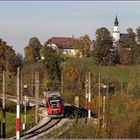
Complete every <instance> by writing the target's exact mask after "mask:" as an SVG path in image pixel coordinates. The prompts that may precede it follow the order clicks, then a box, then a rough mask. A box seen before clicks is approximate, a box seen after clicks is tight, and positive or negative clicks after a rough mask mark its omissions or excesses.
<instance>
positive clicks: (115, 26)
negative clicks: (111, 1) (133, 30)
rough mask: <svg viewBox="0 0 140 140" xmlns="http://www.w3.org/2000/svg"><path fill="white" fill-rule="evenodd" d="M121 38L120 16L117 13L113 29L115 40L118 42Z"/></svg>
mask: <svg viewBox="0 0 140 140" xmlns="http://www.w3.org/2000/svg"><path fill="white" fill-rule="evenodd" d="M119 39H120V31H119V22H118V17H117V15H116V18H115V22H114V30H113V42H114V43H116V42H118V41H119Z"/></svg>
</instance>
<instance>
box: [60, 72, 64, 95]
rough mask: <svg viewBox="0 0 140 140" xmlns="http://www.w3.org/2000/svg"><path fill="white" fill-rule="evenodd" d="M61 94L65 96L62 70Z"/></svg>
mask: <svg viewBox="0 0 140 140" xmlns="http://www.w3.org/2000/svg"><path fill="white" fill-rule="evenodd" d="M61 95H62V96H63V97H64V74H63V70H62V72H61Z"/></svg>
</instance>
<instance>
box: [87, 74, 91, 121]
mask: <svg viewBox="0 0 140 140" xmlns="http://www.w3.org/2000/svg"><path fill="white" fill-rule="evenodd" d="M88 81H89V82H88V89H89V93H88V118H89V119H90V118H91V84H90V72H89V80H88Z"/></svg>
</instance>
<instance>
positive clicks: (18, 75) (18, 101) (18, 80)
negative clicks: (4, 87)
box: [16, 67, 20, 139]
mask: <svg viewBox="0 0 140 140" xmlns="http://www.w3.org/2000/svg"><path fill="white" fill-rule="evenodd" d="M16 139H20V72H19V67H18V68H17V112H16Z"/></svg>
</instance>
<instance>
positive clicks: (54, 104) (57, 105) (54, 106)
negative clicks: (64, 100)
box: [50, 100, 60, 108]
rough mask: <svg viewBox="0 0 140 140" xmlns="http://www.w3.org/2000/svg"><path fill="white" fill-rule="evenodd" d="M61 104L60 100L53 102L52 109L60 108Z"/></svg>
mask: <svg viewBox="0 0 140 140" xmlns="http://www.w3.org/2000/svg"><path fill="white" fill-rule="evenodd" d="M59 104H60V100H51V101H50V105H51V107H52V108H58V107H59Z"/></svg>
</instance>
